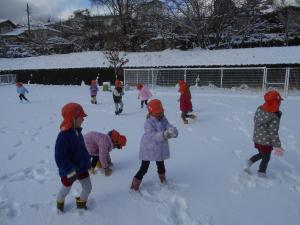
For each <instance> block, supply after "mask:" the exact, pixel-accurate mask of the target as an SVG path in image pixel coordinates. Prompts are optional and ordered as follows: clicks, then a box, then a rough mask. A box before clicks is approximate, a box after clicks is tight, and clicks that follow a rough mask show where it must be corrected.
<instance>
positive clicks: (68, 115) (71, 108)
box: [60, 102, 87, 130]
mask: <svg viewBox="0 0 300 225" xmlns="http://www.w3.org/2000/svg"><path fill="white" fill-rule="evenodd" d="M61 115H62V117H63V118H64V120H63V121H62V123H61V124H60V129H61V130H69V129H70V128H71V127H72V126H73V120H74V119H75V118H77V117H86V116H87V115H86V114H85V112H84V110H83V108H82V106H81V105H79V104H78V103H73V102H71V103H68V104H66V105H64V106H63V108H62V110H61Z"/></svg>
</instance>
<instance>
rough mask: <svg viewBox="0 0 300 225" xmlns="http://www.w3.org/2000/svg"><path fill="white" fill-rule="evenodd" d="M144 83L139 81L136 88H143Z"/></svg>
mask: <svg viewBox="0 0 300 225" xmlns="http://www.w3.org/2000/svg"><path fill="white" fill-rule="evenodd" d="M143 86H144V85H143V84H141V83H137V84H136V88H137V89H138V90H141V89H142V88H143Z"/></svg>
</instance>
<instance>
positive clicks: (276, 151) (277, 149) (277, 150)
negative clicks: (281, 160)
mask: <svg viewBox="0 0 300 225" xmlns="http://www.w3.org/2000/svg"><path fill="white" fill-rule="evenodd" d="M283 153H284V150H283V149H282V148H281V147H275V148H274V154H275V155H277V156H283Z"/></svg>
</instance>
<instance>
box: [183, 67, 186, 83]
mask: <svg viewBox="0 0 300 225" xmlns="http://www.w3.org/2000/svg"><path fill="white" fill-rule="evenodd" d="M183 79H184V82H186V69H184V74H183Z"/></svg>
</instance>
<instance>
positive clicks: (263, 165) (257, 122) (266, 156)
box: [244, 91, 284, 177]
mask: <svg viewBox="0 0 300 225" xmlns="http://www.w3.org/2000/svg"><path fill="white" fill-rule="evenodd" d="M264 99H265V103H264V104H263V105H261V106H260V107H258V108H257V110H256V112H255V115H254V134H253V141H254V146H255V148H256V149H257V150H258V154H255V155H253V156H252V157H251V158H250V159H249V160H248V161H247V165H246V167H245V168H244V170H245V172H247V173H250V166H251V165H252V164H253V163H255V162H256V161H258V160H261V162H260V165H259V170H258V172H257V175H258V176H260V177H266V170H267V167H268V163H269V161H270V158H271V152H272V150H273V149H274V150H275V154H276V155H278V156H280V155H283V152H284V150H283V149H282V148H281V143H280V139H279V134H278V130H279V124H280V118H281V115H282V113H281V111H279V106H280V103H281V101H282V100H283V99H282V98H281V96H280V94H279V93H278V92H277V91H269V92H267V93H266V94H265V95H264Z"/></svg>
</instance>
